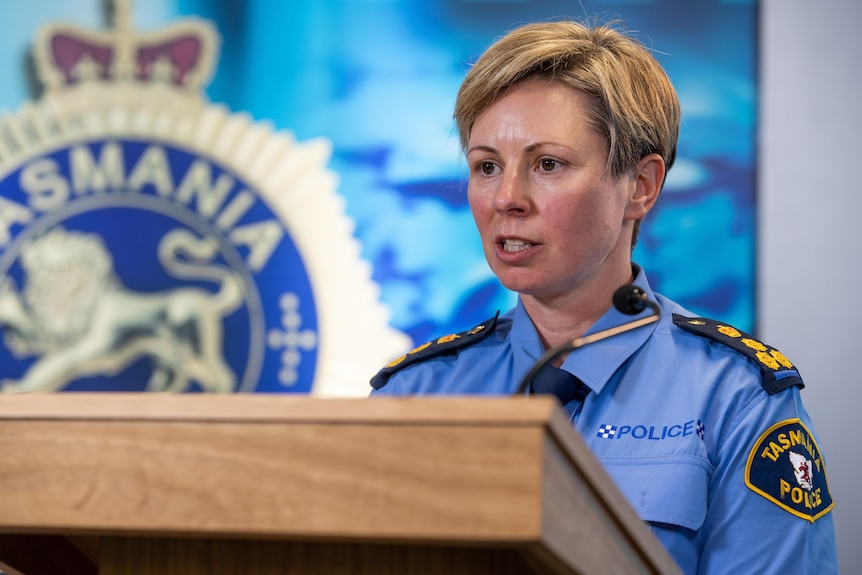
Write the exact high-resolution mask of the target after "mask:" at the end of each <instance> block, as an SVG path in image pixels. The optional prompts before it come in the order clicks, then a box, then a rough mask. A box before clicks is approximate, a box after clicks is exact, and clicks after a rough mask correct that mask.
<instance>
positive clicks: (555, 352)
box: [513, 286, 661, 395]
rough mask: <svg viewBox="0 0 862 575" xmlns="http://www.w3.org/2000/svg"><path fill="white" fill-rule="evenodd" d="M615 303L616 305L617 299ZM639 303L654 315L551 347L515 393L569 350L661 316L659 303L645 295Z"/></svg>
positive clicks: (648, 322)
mask: <svg viewBox="0 0 862 575" xmlns="http://www.w3.org/2000/svg"><path fill="white" fill-rule="evenodd" d="M623 287H627V286H623ZM620 289H622V288H620ZM614 303H615V305H616V301H615V302H614ZM639 303H641V304H642V305H643V306H644V307H649V308H650V309H651V310H652V312H653V313H652V315H648V316H647V317H642V318H640V319H636V320H634V321H630V322H627V323H624V324H621V325H618V326H614V327H611V328H608V329H604V330H602V331H598V332H596V333H592V334H590V335H585V336H583V337H579V338H577V339H573V340H570V341H564V342H563V343H561V344H559V345H556V346H554V347H552V348H551V349H549V350H548V351H546V352H545V353H544V354H543V355H542V357H540V358H539V360H538V361H537V362H536V363H535V364H534V365H533V367H532V368H531V369H530V371H528V372H527V375H525V376H524V379H522V380H521V383H520V385H518V389H517V390H516V391H515V393H514V394H513V395H522V394H523V393H524V392H525V391H527V390H528V389H529V388H530V386H531V384H532V383H533V378H534V377H536V374H537V373H539V370H541V369H542V368H543V367H545V365H546V364H548V363H550V362H552V361H553V360H554V359H555V358H556V357H557V356H559V355H560V354H563V353H566V352H567V351H573V350H576V349H578V348H579V347H583V346H585V345H588V344H591V343H595V342H597V341H601V340H603V339H607V338H609V337H613V336H615V335H619V334H621V333H625V332H627V331H631V330H633V329H637V328H639V327H642V326H645V325H649V324H651V323H655V322H657V321H658V319H659V317H661V308H660V307H659V306H658V304H657V303H655V302H652V301H649V300H647V299H646V297H645V295H644V296H643V299H642V300H641V299H639ZM617 307H620V306H617Z"/></svg>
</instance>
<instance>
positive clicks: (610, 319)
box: [511, 264, 657, 393]
mask: <svg viewBox="0 0 862 575" xmlns="http://www.w3.org/2000/svg"><path fill="white" fill-rule="evenodd" d="M633 269H634V272H635V279H634V281H633V282H632V283H633V284H634V285H636V286H637V287H639V288H640V289H642V290H643V291H644V292H645V293H646V294H647V297H648V298H649V299H650V300H651V301H656V297H655V294H654V293H653V291H652V289H651V288H650V285H649V282H648V281H647V277H646V274H645V273H644V271H643V269H641V267H640V266H638V265H636V264H633ZM650 313H652V312H651V311H650V310H649V308H647V309H646V310H644V311H643V312H641V313H640V314H638V315H634V316H632V315H626V314H624V313H622V312H620V311H618V310H617V309H616V308H615V307H613V306H611V308H610V309H608V311H606V312H605V313H604V315H602V317H600V318H599V319H598V321H596V323H594V324H593V325H592V327H590V329H589V330H587V334H586V335H589V334H591V333H596V332H599V331H602V330H604V329H608V328H612V327H616V326H618V325H622V324H624V323H628V322H631V321H635V320H637V319H640V318H642V317H646V316H648V315H649V314H650ZM656 326H657V323H652V324H648V325H646V326H643V327H639V328H636V329H634V330H632V331H629V332H625V333H622V334H619V335H616V336H613V337H610V338H608V339H604V340H601V341H597V342H595V343H591V344H587V345H585V346H584V347H581V348H578V349H576V350H573V351H572V352H570V353H569V356H568V357H567V358H566V361H565V362H564V363H563V366H562V367H563V369H565V370H566V371H568V372H569V373H571V374H572V375H574V376H576V377H577V378H579V379H580V380H581V381H583V382H584V384H586V385H587V386H588V387H589V388H590V389H591V390H593V391H594V392H596V393H601V392H602V390H603V389H604V387H605V385H606V384H607V382H608V381H609V380H610V378H611V376H612V375H613V374H614V372H616V371H617V369H619V367H620V366H621V365H622V364H623V363H624V362H625V361H626V360H627V359H628V358H630V357H631V356H632V355H634V353H635V352H636V351H637V350H638V349H640V347H641V346H642V345H643V344H644V343H646V341H647V340H648V339H649V337H650V336H651V335H652V333H653V332H654V331H655V328H656ZM511 342H512V349H513V351H514V363H515V365H514V368H515V373H516V374H520V376H521V377H523V375H524V374H526V373H527V372H528V371H529V369H530V368H531V367H532V366H533V364H534V363H535V362H536V361H538V360H539V358H540V357H541V356H542V354H543V353H544V352H545V349H544V347H543V346H542V342H541V340H540V339H539V334H538V332H537V331H536V328H535V326H534V325H533V322H532V320H531V319H530V316H529V315H527V310H526V309H524V306H523V304H522V303H521V300H520V298H518V303H517V305H516V307H515V309H514V310H513V317H512V333H511Z"/></svg>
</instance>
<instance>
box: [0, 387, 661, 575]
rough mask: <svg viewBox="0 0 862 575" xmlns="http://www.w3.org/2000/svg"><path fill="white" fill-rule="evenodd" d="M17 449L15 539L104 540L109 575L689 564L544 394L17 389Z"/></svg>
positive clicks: (11, 401) (4, 408)
mask: <svg viewBox="0 0 862 575" xmlns="http://www.w3.org/2000/svg"><path fill="white" fill-rule="evenodd" d="M0 460H2V461H3V465H0V492H2V493H3V497H0V533H2V532H6V533H35V534H62V535H76V536H88V537H90V539H87V538H85V539H82V540H83V541H92V538H93V537H96V538H99V539H98V540H99V546H98V562H99V565H100V568H101V571H100V572H101V573H109V574H114V573H116V574H120V573H122V574H126V573H132V572H134V573H172V572H173V571H170V569H173V568H174V567H171V565H173V564H172V563H171V564H170V565H168V564H164V562H165V561H166V560H168V559H169V558H178V557H181V558H185V559H183V561H184V563H182V569H191V568H190V567H189V565H190V564H194V565H196V567H195V568H196V569H198V570H197V571H194V570H189V571H187V572H188V573H194V572H200V573H212V572H213V571H212V567H211V564H212V562H213V561H216V562H217V563H222V562H223V559H220V558H223V556H225V555H230V556H232V557H235V559H236V561H240V562H242V561H251V562H258V563H260V562H264V563H267V564H268V565H279V564H281V563H283V562H284V561H286V559H284V558H285V557H287V556H290V557H293V558H294V559H292V560H291V561H295V560H298V559H297V558H303V557H305V558H306V559H302V561H305V562H306V563H308V561H309V559H307V556H309V555H320V560H321V561H324V565H329V563H326V561H334V560H336V558H338V557H340V558H341V559H340V560H339V561H340V563H338V564H339V565H341V566H342V567H344V568H347V566H348V565H353V564H354V563H356V562H357V561H359V563H362V564H363V565H367V564H369V565H370V564H377V566H378V568H380V569H384V568H389V567H386V566H387V565H390V564H391V565H390V566H391V568H393V569H395V570H396V571H397V567H396V565H399V564H400V565H402V567H404V566H405V565H406V564H408V563H411V562H413V563H416V564H417V565H420V566H422V567H423V569H424V568H427V569H428V570H427V571H416V572H430V573H437V572H439V573H455V572H456V571H453V569H454V567H453V564H452V563H447V564H446V565H445V566H444V567H441V568H440V570H432V566H433V565H436V564H438V563H440V561H444V559H442V557H444V556H446V557H447V559H445V561H450V562H452V561H454V562H455V563H457V564H459V565H465V566H467V565H471V564H473V563H471V562H476V561H478V562H483V561H484V562H488V561H492V560H493V559H492V558H496V557H506V558H507V559H506V561H505V563H506V564H507V565H508V564H511V565H512V566H513V567H512V568H513V569H515V570H514V571H511V572H512V573H521V572H536V573H539V572H548V573H578V572H584V573H591V572H601V573H611V574H612V573H620V574H622V573H626V574H627V573H671V572H674V569H675V568H674V566H673V563H672V561H671V560H670V558H669V557H668V556H667V554H666V553H665V552H664V550H663V549H662V548H661V547H660V546H659V545H658V543H657V541H656V540H655V539H654V538H653V537H652V534H651V533H649V531H648V529H647V528H646V527H645V526H644V525H643V524H642V523H641V522H640V520H639V519H638V518H637V516H636V515H635V513H634V511H633V510H631V509H630V508H629V507H628V505H627V504H626V503H625V501H624V500H623V499H622V497H621V495H620V494H619V493H618V492H617V491H616V489H615V488H614V487H613V485H612V483H611V481H610V479H609V478H608V477H607V475H606V474H605V473H604V470H603V469H602V468H601V467H600V466H599V464H598V463H597V462H596V461H595V460H594V459H593V458H592V456H591V454H590V453H589V451H588V449H587V448H586V446H585V445H584V444H583V442H582V441H581V440H580V438H579V437H577V435H576V434H575V432H574V431H573V430H572V429H571V427H570V425H569V424H568V422H567V421H566V420H565V418H564V417H563V415H562V413H561V411H560V410H559V408H558V405H557V404H556V403H555V402H554V401H553V400H551V399H550V398H545V397H533V398H478V397H475V398H455V397H448V398H446V397H438V398H404V399H397V398H368V399H318V398H311V397H307V396H285V395H275V396H266V395H238V396H203V395H150V394H54V395H33V396H0ZM252 540H256V541H252ZM327 545H328V546H329V547H327ZM128 549H134V550H135V551H134V552H133V553H132V554H131V556H133V557H137V558H138V560H137V561H136V562H134V563H135V565H137V567H135V566H134V565H131V566H130V565H126V564H123V563H122V561H124V559H122V558H123V557H128V556H129V553H128ZM178 549H180V550H182V551H177V550H178ZM456 549H457V550H458V551H454V550H456ZM449 551H452V553H449ZM405 553H406V554H407V555H404V554H405ZM438 556H439V557H438ZM261 557H266V558H267V559H266V560H265V561H264V560H262V559H260V558H261ZM357 557H359V559H357ZM405 557H408V558H405ZM195 558H197V559H195ZM387 558H391V559H387ZM2 559H3V557H2V556H0V560H2ZM178 560H179V559H178ZM153 562H161V563H158V566H156V563H153ZM147 565H149V567H146V566H147ZM342 567H339V569H341V568H342ZM327 568H333V569H334V567H332V566H331V565H330V567H327ZM362 568H365V567H362ZM368 568H370V567H368ZM130 569H131V570H134V569H138V570H137V571H130ZM307 569H308V571H307V572H310V573H317V572H325V571H315V570H314V569H315V567H312V566H311V564H310V563H309V566H308V567H307ZM357 569H358V568H357ZM525 569H526V570H527V571H524V570H525ZM177 572H180V571H177ZM279 572H282V571H279ZM291 572H292V571H291ZM335 572H341V571H335ZM344 572H348V571H344ZM356 572H364V571H356ZM380 572H385V571H380ZM402 572H405V573H406V572H407V571H402ZM494 572H501V573H502V572H503V571H497V570H495V571H494ZM260 573H262V574H266V573H268V572H267V571H260ZM507 573H508V571H507ZM34 575H35V574H34Z"/></svg>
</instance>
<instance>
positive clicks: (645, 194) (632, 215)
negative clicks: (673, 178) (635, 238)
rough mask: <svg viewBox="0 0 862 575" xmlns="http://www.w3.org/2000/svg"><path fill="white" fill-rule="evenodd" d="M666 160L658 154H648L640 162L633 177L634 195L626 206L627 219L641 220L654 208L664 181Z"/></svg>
mask: <svg viewBox="0 0 862 575" xmlns="http://www.w3.org/2000/svg"><path fill="white" fill-rule="evenodd" d="M664 175H665V167H664V160H663V159H662V157H661V156H659V155H658V154H647V155H646V156H644V157H643V158H641V159H640V161H639V162H638V165H637V167H635V170H634V174H633V177H632V196H631V198H630V200H629V204H628V206H627V207H626V219H630V220H635V221H636V220H640V219H641V218H643V217H644V216H645V215H647V213H649V211H650V210H651V209H652V208H653V206H654V205H655V203H656V200H658V195H659V192H661V187H662V184H663V183H664Z"/></svg>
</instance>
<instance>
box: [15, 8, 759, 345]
mask: <svg viewBox="0 0 862 575" xmlns="http://www.w3.org/2000/svg"><path fill="white" fill-rule="evenodd" d="M104 9H105V3H104V2H103V1H102V0H39V1H38V2H18V1H17V0H0V78H2V79H3V82H2V83H0V110H5V111H6V112H8V113H13V112H14V110H15V109H17V108H18V107H19V106H20V105H21V104H23V102H24V101H25V100H27V99H34V98H36V97H38V88H37V87H35V86H33V85H32V82H30V81H28V77H29V76H28V74H27V70H28V64H27V58H28V57H29V56H28V51H29V48H30V44H31V42H32V39H33V36H34V35H35V32H36V29H37V28H38V26H39V25H41V24H43V23H46V22H56V21H62V22H69V23H75V24H78V25H82V26H89V27H93V28H96V29H103V28H105V27H106V26H107V24H108V22H107V20H106V17H105V10H104ZM186 15H197V16H200V17H203V18H206V19H208V20H211V21H212V22H213V23H214V24H215V26H216V27H217V29H218V31H219V33H220V34H221V36H222V44H221V56H220V63H219V64H218V68H217V72H216V75H215V77H214V78H213V80H212V82H211V84H210V86H209V88H208V90H207V95H208V97H209V99H210V100H212V101H214V102H221V103H224V104H225V105H227V106H228V107H229V108H230V109H231V110H233V111H248V112H249V113H250V114H251V115H252V116H253V117H254V118H255V119H257V120H268V121H270V122H271V123H272V124H273V126H274V127H275V128H277V129H285V130H289V131H291V132H293V133H294V134H295V135H296V137H297V138H298V139H300V140H305V139H311V138H316V137H321V136H323V137H326V138H328V139H330V140H331V141H332V142H333V146H334V152H333V157H332V160H331V164H330V167H331V168H332V170H334V171H335V172H336V173H337V174H338V175H339V177H340V193H341V194H343V196H344V197H345V198H346V200H347V211H348V214H349V215H350V216H351V217H352V218H353V219H354V220H355V222H356V230H355V235H356V236H357V238H358V239H359V240H360V241H361V242H362V245H363V256H364V257H365V258H366V259H367V260H368V261H370V262H371V264H372V265H373V269H374V279H375V280H376V281H377V282H378V283H379V284H380V286H381V299H382V300H383V302H384V303H385V304H387V305H388V306H389V308H390V309H391V311H392V324H393V326H394V327H396V328H398V329H400V330H402V331H404V332H405V333H407V334H408V335H410V336H411V337H412V338H413V340H414V342H417V343H419V342H421V341H424V340H425V339H427V338H429V337H431V336H434V335H441V334H444V333H449V332H455V331H460V330H463V329H465V328H468V327H470V326H472V325H474V324H475V323H477V322H479V321H481V320H484V319H485V318H487V317H489V316H491V315H493V314H494V313H495V312H496V311H497V310H498V309H506V308H508V307H510V306H511V305H512V304H513V302H514V296H513V294H511V293H509V292H508V291H507V290H505V289H504V288H502V287H501V286H500V285H499V284H498V283H497V282H496V281H495V279H494V277H493V275H492V274H491V273H490V271H489V269H488V267H487V265H486V263H485V261H484V257H483V255H482V249H481V246H480V244H479V240H478V236H477V234H476V233H475V231H474V228H473V223H472V218H471V216H470V212H469V208H468V206H467V202H466V167H465V164H464V162H463V159H462V158H461V155H460V151H459V149H458V143H457V136H456V134H455V131H454V126H453V122H452V120H451V112H452V105H453V103H454V99H455V94H456V91H457V89H458V85H459V84H460V82H461V80H462V78H463V77H464V74H465V72H466V70H467V69H468V67H469V65H470V63H471V62H472V61H473V60H475V58H477V57H478V55H479V54H480V53H481V52H482V51H483V50H484V49H485V48H486V47H487V46H488V45H489V44H490V43H491V42H492V41H493V40H494V39H495V38H497V37H498V36H500V35H501V34H503V33H504V32H506V31H507V30H510V29H511V28H513V27H514V26H516V25H518V24H522V23H525V22H528V21H535V20H546V19H556V18H561V17H574V18H578V19H587V20H591V21H598V22H607V21H614V20H618V21H619V22H620V23H619V27H622V28H625V29H628V30H630V31H632V32H633V33H634V34H635V36H636V37H638V38H639V39H640V40H641V41H643V42H644V43H645V44H646V45H647V46H649V47H650V48H651V49H653V50H654V52H655V54H656V56H657V58H658V59H659V60H660V61H661V63H662V64H663V65H664V66H665V68H666V69H667V70H668V72H669V74H670V76H671V78H672V80H673V81H674V83H675V85H676V87H677V89H678V91H679V93H680V97H681V100H682V107H683V126H682V133H681V141H680V151H679V159H678V163H677V165H676V167H675V168H674V169H673V170H672V171H671V173H670V176H669V179H668V182H667V185H666V188H665V191H664V193H663V197H662V199H661V200H660V202H659V207H658V209H657V211H655V212H654V213H653V214H651V215H650V216H649V217H648V219H647V220H646V221H645V223H644V226H643V231H642V235H641V241H640V243H639V245H638V247H637V248H636V252H635V259H636V261H638V262H639V263H641V264H643V265H644V266H645V267H646V268H647V269H648V271H649V272H650V274H651V277H652V283H653V287H654V288H657V290H658V291H660V292H662V293H664V294H665V295H668V296H670V297H671V298H673V299H676V300H677V301H679V302H680V303H682V304H683V305H685V306H687V307H689V308H690V309H691V310H692V311H694V312H695V313H698V314H701V315H705V316H711V317H714V318H717V319H720V320H723V321H726V322H729V323H733V324H735V325H736V326H737V327H739V328H740V329H743V330H745V331H749V332H752V331H753V330H754V323H755V312H754V268H755V266H754V263H755V262H754V254H755V250H754V246H755V244H754V242H755V190H754V182H755V160H756V158H755V151H756V146H755V133H756V109H757V65H756V64H757V3H756V1H755V0H737V1H731V0H724V1H719V0H699V1H697V2H691V1H690V0H630V1H616V0H615V1H610V0H608V1H597V0H581V1H574V2H573V1H563V0H538V1H537V0H532V1H530V0H508V1H493V0H437V1H424V2H421V1H407V0H401V1H397V0H390V1H386V0H291V1H289V2H285V1H283V0H245V1H240V0H147V1H146V2H143V1H139V2H137V3H135V4H134V6H133V16H134V18H133V21H134V24H135V27H136V28H137V29H139V30H143V31H149V30H154V29H157V28H159V27H161V26H164V25H166V24H169V23H170V22H172V21H175V20H176V19H177V18H181V17H183V16H186Z"/></svg>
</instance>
